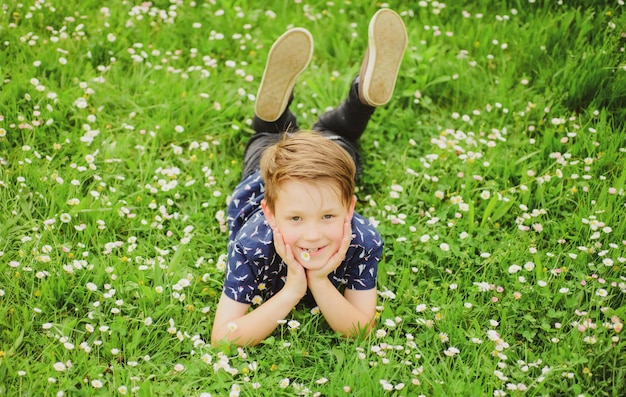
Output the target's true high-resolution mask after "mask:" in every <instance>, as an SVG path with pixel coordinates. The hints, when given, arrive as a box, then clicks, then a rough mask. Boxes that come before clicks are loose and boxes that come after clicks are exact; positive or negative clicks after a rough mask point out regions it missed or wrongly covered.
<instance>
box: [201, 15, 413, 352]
mask: <svg viewBox="0 0 626 397" xmlns="http://www.w3.org/2000/svg"><path fill="white" fill-rule="evenodd" d="M406 42H407V35H406V29H405V27H404V23H403V22H402V19H401V18H400V16H398V14H396V13H395V12H393V11H391V10H388V9H382V10H380V11H378V12H377V13H376V14H375V15H374V16H373V18H372V19H371V21H370V24H369V32H368V49H367V52H366V54H365V57H364V60H363V64H362V66H361V70H360V73H359V75H358V76H357V77H356V78H355V79H354V80H353V82H352V85H351V87H350V91H349V93H348V97H347V98H346V99H345V100H344V101H343V102H342V103H341V104H340V105H339V106H338V107H337V108H335V109H333V110H332V111H330V112H328V113H326V114H324V115H322V116H321V117H320V118H319V120H318V121H317V122H316V123H315V124H314V126H313V128H312V131H300V130H299V127H298V124H297V120H296V117H295V116H294V114H293V113H291V111H290V110H289V104H290V103H291V101H292V100H293V87H294V85H295V82H296V80H297V78H298V76H299V75H300V74H301V73H302V72H303V71H304V70H305V68H306V67H307V65H308V64H309V62H310V60H311V56H312V53H313V39H312V37H311V34H310V33H309V32H308V31H307V30H305V29H302V28H295V29H291V30H289V31H287V32H286V33H284V34H283V35H282V36H281V37H279V38H278V39H277V40H276V42H274V44H273V45H272V48H271V50H270V52H269V55H268V59H267V64H266V67H265V71H264V73H263V79H262V81H261V85H260V87H259V91H258V95H257V100H256V105H255V115H254V119H253V127H254V130H255V134H254V135H253V136H252V137H251V138H250V141H249V142H248V144H247V146H246V150H245V155H244V165H243V178H242V180H241V182H240V183H239V185H238V186H237V188H236V189H235V191H234V192H233V195H232V199H231V202H230V204H229V207H228V221H229V228H230V233H229V244H228V264H227V272H226V279H225V281H224V290H223V292H222V296H221V298H220V301H219V304H218V306H217V310H216V313H215V319H214V323H213V332H212V335H211V340H212V342H213V343H214V344H216V343H219V342H220V341H223V340H227V341H229V342H233V343H236V344H238V345H255V344H257V343H259V342H261V341H262V340H263V339H265V338H267V337H268V336H269V335H270V334H271V333H272V332H273V331H274V330H275V329H276V327H277V326H278V324H279V321H280V320H283V319H285V318H286V317H287V315H288V314H289V312H290V311H291V310H292V309H293V308H294V307H295V306H296V305H297V304H298V303H300V302H304V303H305V304H308V305H310V306H315V305H317V307H318V308H319V310H320V312H321V313H322V315H323V316H324V318H325V319H326V321H327V322H328V324H329V325H330V327H331V328H332V329H333V330H335V331H338V332H340V333H341V334H343V335H345V336H355V335H358V334H359V333H361V332H363V331H365V332H367V331H369V330H370V329H371V328H372V326H373V324H374V321H375V314H376V295H377V294H376V274H377V268H378V262H379V260H380V258H381V254H382V250H383V242H382V240H381V237H380V235H379V233H378V232H377V230H376V229H375V227H374V226H373V225H372V224H371V223H370V222H369V221H368V220H367V219H365V218H363V217H362V216H361V215H359V214H358V213H356V212H355V211H354V207H355V202H356V196H355V195H354V187H355V180H356V178H358V175H359V173H360V170H361V161H360V157H359V153H358V152H357V150H356V144H357V141H358V139H359V138H360V136H361V135H362V134H363V132H364V131H365V128H366V126H367V124H368V122H369V119H370V117H371V116H372V114H373V112H374V110H375V109H376V107H377V106H382V105H384V104H386V103H387V102H388V101H389V100H390V99H391V95H392V93H393V90H394V87H395V83H396V78H397V75H398V70H399V68H400V64H401V62H402V57H403V54H404V50H405V48H406ZM341 291H343V293H342V292H341ZM251 305H254V306H255V307H254V309H253V310H251V311H250V310H249V309H250V306H251Z"/></svg>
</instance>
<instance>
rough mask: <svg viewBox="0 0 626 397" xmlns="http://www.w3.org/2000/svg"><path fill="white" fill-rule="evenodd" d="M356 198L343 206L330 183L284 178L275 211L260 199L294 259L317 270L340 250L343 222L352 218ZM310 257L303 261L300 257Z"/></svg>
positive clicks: (308, 267) (270, 222) (306, 266)
mask: <svg viewBox="0 0 626 397" xmlns="http://www.w3.org/2000/svg"><path fill="white" fill-rule="evenodd" d="M355 201H356V197H352V200H351V202H350V205H349V206H347V207H346V205H344V203H343V202H342V200H341V198H340V197H339V194H338V192H337V191H335V190H333V189H332V188H331V187H330V186H326V185H321V184H313V183H307V182H300V181H295V180H287V181H284V182H282V183H281V186H280V189H279V190H278V194H277V200H276V205H275V208H274V211H273V212H272V211H270V210H269V208H268V207H267V206H266V205H265V203H264V202H263V211H264V212H265V217H266V219H267V220H268V222H269V224H270V226H271V227H272V229H276V228H278V229H279V230H280V231H281V233H282V234H283V238H284V240H285V243H286V244H287V245H289V246H291V249H292V251H293V254H294V256H295V258H296V260H297V261H298V262H299V263H300V264H302V266H303V267H304V268H306V269H311V270H313V269H319V268H321V267H323V266H324V265H325V264H326V262H328V259H329V258H330V257H331V256H332V255H333V254H334V253H335V252H337V250H338V249H339V246H340V245H341V239H342V238H343V224H344V222H345V220H346V219H347V218H349V219H351V218H352V215H353V212H354V204H355ZM303 255H304V256H305V257H309V258H310V259H309V260H308V261H307V260H304V259H303V258H302V256H303Z"/></svg>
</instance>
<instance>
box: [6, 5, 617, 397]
mask: <svg viewBox="0 0 626 397" xmlns="http://www.w3.org/2000/svg"><path fill="white" fill-rule="evenodd" d="M213 3H216V4H213ZM220 3H221V2H216V1H196V2H195V3H193V2H177V1H169V2H168V1H154V2H153V4H152V5H151V6H149V7H148V8H146V9H141V7H140V6H139V5H137V6H135V5H134V4H132V2H107V3H102V2H97V1H82V2H68V1H65V2H62V1H49V2H35V1H26V2H21V3H18V2H15V1H9V2H8V3H7V4H4V5H2V6H0V38H1V40H0V77H1V79H0V395H7V396H30V395H46V396H48V395H50V396H59V395H66V396H74V395H107V396H108V395H118V394H119V395H123V394H127V395H137V396H153V395H172V396H180V395H185V396H201V395H202V396H206V395H207V394H206V393H210V394H211V395H213V396H223V395H229V394H230V395H242V396H257V395H268V396H269V395H271V396H277V395H320V396H335V395H355V396H372V395H390V396H418V395H424V396H448V395H459V396H494V395H496V396H498V395H505V393H506V395H509V396H516V395H530V396H557V395H569V396H578V395H584V396H622V395H624V393H626V358H625V356H624V353H623V352H624V350H625V348H626V345H625V341H624V338H623V332H624V331H623V330H622V327H623V323H624V322H625V321H626V303H625V299H624V298H625V296H626V295H625V294H626V272H625V271H624V264H625V263H626V259H625V258H626V253H625V251H626V240H625V236H626V224H625V223H624V219H625V216H626V208H625V199H624V197H625V193H624V184H625V182H626V173H624V168H625V167H626V144H625V141H624V137H625V136H626V135H625V130H626V125H625V124H624V116H625V115H626V114H625V113H624V109H625V108H626V106H625V105H626V70H625V69H626V62H624V53H625V51H624V47H625V46H626V40H625V39H624V37H625V33H624V30H623V27H624V26H626V16H624V10H623V6H622V5H620V2H614V1H611V2H608V1H595V2H592V4H588V3H589V2H586V1H576V2H570V1H564V2H562V3H567V4H563V5H559V4H558V2H547V1H546V2H544V1H526V0H518V1H514V0H507V1H487V0H479V1H473V2H467V4H460V3H461V2H452V1H451V2H448V3H446V4H444V3H441V2H434V1H423V2H417V1H415V2H391V3H388V5H389V6H390V7H391V8H393V9H395V10H397V11H398V12H399V13H401V15H402V16H403V17H404V20H405V22H406V25H407V29H408V35H409V40H410V45H409V49H408V50H407V53H406V56H405V58H404V62H403V65H402V70H401V75H400V77H399V81H398V85H397V88H396V94H395V96H394V98H393V100H392V101H391V103H390V104H389V105H388V106H386V107H383V108H380V109H378V110H377V112H376V114H375V115H374V118H373V119H372V121H371V123H370V126H369V128H368V131H367V132H366V134H365V135H364V136H363V138H362V140H361V151H362V154H363V157H364V163H365V170H364V174H363V176H362V178H361V182H360V186H359V191H358V198H359V203H358V204H357V209H358V211H359V212H360V213H362V214H364V215H365V216H367V217H369V218H371V219H373V220H375V221H376V222H377V223H378V228H379V230H380V232H381V234H382V235H383V237H384V239H385V243H386V249H385V253H384V259H383V261H382V262H381V264H380V275H379V284H378V287H379V290H380V292H381V293H380V298H379V309H380V310H379V313H380V319H379V321H378V324H377V326H376V330H375V331H374V332H373V333H372V335H370V336H369V337H365V338H359V339H356V340H345V339H342V338H341V337H338V336H337V335H335V334H334V333H333V332H332V331H331V330H330V328H329V327H328V325H327V324H326V323H325V321H324V319H323V317H321V315H319V314H313V313H310V312H309V311H307V310H306V309H304V308H298V309H297V310H294V311H293V312H292V314H291V315H290V317H289V318H288V320H291V319H294V320H297V321H298V322H299V324H300V325H299V327H297V328H293V329H292V328H290V327H289V326H288V325H287V324H285V325H281V326H280V327H279V328H278V329H277V331H276V332H275V333H274V334H273V335H272V336H271V337H270V338H269V339H268V340H266V341H265V342H264V343H263V344H261V345H260V346H258V347H254V348H245V349H238V348H235V347H229V346H222V347H220V348H214V347H211V346H209V345H208V344H207V343H206V341H208V340H209V333H210V329H211V325H212V316H213V310H214V308H215V306H216V304H217V299H218V297H219V294H220V291H221V285H222V279H223V276H224V273H223V266H222V264H221V262H222V260H223V259H222V258H221V255H223V254H225V252H226V242H227V232H226V231H225V230H224V227H223V225H222V224H221V223H220V219H221V218H220V214H221V211H224V210H225V208H226V199H227V197H228V195H229V193H230V191H231V190H232V189H233V188H234V186H235V185H236V183H237V181H238V179H239V174H240V170H241V164H240V160H241V157H242V154H243V148H244V145H245V142H246V140H247V138H248V137H249V136H250V135H251V133H252V131H251V128H250V120H251V116H252V112H253V104H254V94H255V93H256V89H257V87H258V83H259V80H260V76H261V74H262V72H263V67H264V64H265V56H266V54H267V52H268V50H269V47H270V45H271V43H272V42H273V40H274V39H275V38H276V37H278V36H279V35H280V34H281V33H282V32H283V31H284V30H285V29H287V28H288V27H290V26H303V27H306V28H307V29H309V30H310V31H311V32H312V34H313V36H314V38H315V44H316V47H315V53H314V59H313V61H312V64H311V66H310V67H309V69H308V70H307V71H305V72H304V74H303V76H302V78H301V79H300V81H299V83H298V85H297V90H296V100H295V102H294V107H293V109H294V110H295V111H296V113H297V114H298V117H299V120H300V125H301V126H302V127H303V128H307V127H310V126H312V124H313V122H314V121H315V118H316V114H319V113H321V112H324V111H325V109H327V108H328V107H330V106H334V105H336V104H337V103H338V102H339V101H340V100H341V99H343V97H344V95H345V94H346V92H347V88H348V84H349V82H350V81H351V80H352V78H353V77H354V75H355V74H356V73H357V71H358V68H359V65H360V62H361V56H362V54H363V51H364V49H365V47H366V32H367V24H368V21H369V17H370V16H371V15H373V14H374V12H375V11H376V10H377V9H378V7H380V6H381V4H379V3H376V2H355V1H352V2H334V3H331V2H325V1H311V2H302V3H301V2H295V1H284V2H274V3H271V2H270V3H271V4H272V5H271V6H270V5H267V4H266V3H267V2H254V1H235V2H231V3H229V4H220ZM137 4H140V3H137ZM407 4H410V5H407ZM103 7H106V8H103ZM222 10H223V11H222ZM194 24H196V25H194Z"/></svg>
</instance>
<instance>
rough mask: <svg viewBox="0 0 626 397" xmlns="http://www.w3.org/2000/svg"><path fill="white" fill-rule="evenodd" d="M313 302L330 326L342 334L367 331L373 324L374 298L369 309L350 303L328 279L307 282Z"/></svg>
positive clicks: (347, 334) (348, 334)
mask: <svg viewBox="0 0 626 397" xmlns="http://www.w3.org/2000/svg"><path fill="white" fill-rule="evenodd" d="M309 288H310V289H311V293H312V294H313V297H314V298H315V302H316V303H317V306H318V307H319V309H320V311H321V312H322V314H323V315H324V318H326V321H327V322H328V324H329V325H330V327H331V328H332V329H333V330H335V331H337V332H340V333H341V334H342V335H344V336H356V335H358V333H359V332H361V331H362V330H365V331H369V330H370V329H371V328H372V327H373V325H374V319H375V316H374V314H375V304H376V303H375V298H374V301H373V302H372V304H371V305H364V306H371V308H372V309H371V310H369V308H368V309H365V310H364V309H362V308H359V307H357V306H355V305H354V304H353V303H351V302H350V301H349V300H348V299H346V297H345V296H343V295H342V294H341V292H339V291H338V290H337V289H336V288H335V286H333V285H332V283H331V282H330V281H329V280H328V279H320V280H315V281H312V282H309Z"/></svg>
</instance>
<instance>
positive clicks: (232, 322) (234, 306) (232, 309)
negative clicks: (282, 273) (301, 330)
mask: <svg viewBox="0 0 626 397" xmlns="http://www.w3.org/2000/svg"><path fill="white" fill-rule="evenodd" d="M274 241H275V245H276V248H277V251H278V252H282V253H285V254H287V255H289V257H290V258H293V254H292V250H291V247H290V246H288V245H285V244H284V242H283V237H282V235H281V234H280V231H279V230H278V229H277V230H276V231H275V232H274ZM285 263H286V265H287V278H286V282H285V286H284V287H283V288H282V289H281V290H280V291H279V292H277V293H276V295H274V296H272V297H271V298H270V299H268V300H267V301H266V302H265V303H263V304H262V305H260V306H259V307H257V308H256V309H254V310H252V311H251V312H249V313H248V309H249V308H250V304H248V303H241V302H237V301H236V300H234V299H231V298H229V297H228V296H227V295H226V294H225V293H224V292H222V296H221V298H220V301H219V303H218V305H217V310H216V312H215V319H214V321H213V331H212V333H211V343H213V344H214V345H216V344H217V343H219V342H220V341H222V340H226V341H228V342H232V343H235V344H237V345H240V346H243V345H248V346H249V345H256V344H258V343H259V342H261V341H262V340H263V339H265V338H267V337H268V336H269V335H270V334H271V333H272V332H273V331H274V330H275V329H276V327H277V326H278V320H283V319H284V318H285V317H287V315H288V314H289V312H290V311H291V309H293V308H294V306H296V304H297V303H298V302H299V301H300V299H302V297H303V296H304V295H305V294H306V289H307V284H306V273H305V272H304V268H303V267H302V266H301V265H300V264H299V263H298V262H297V261H293V260H290V261H285Z"/></svg>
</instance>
